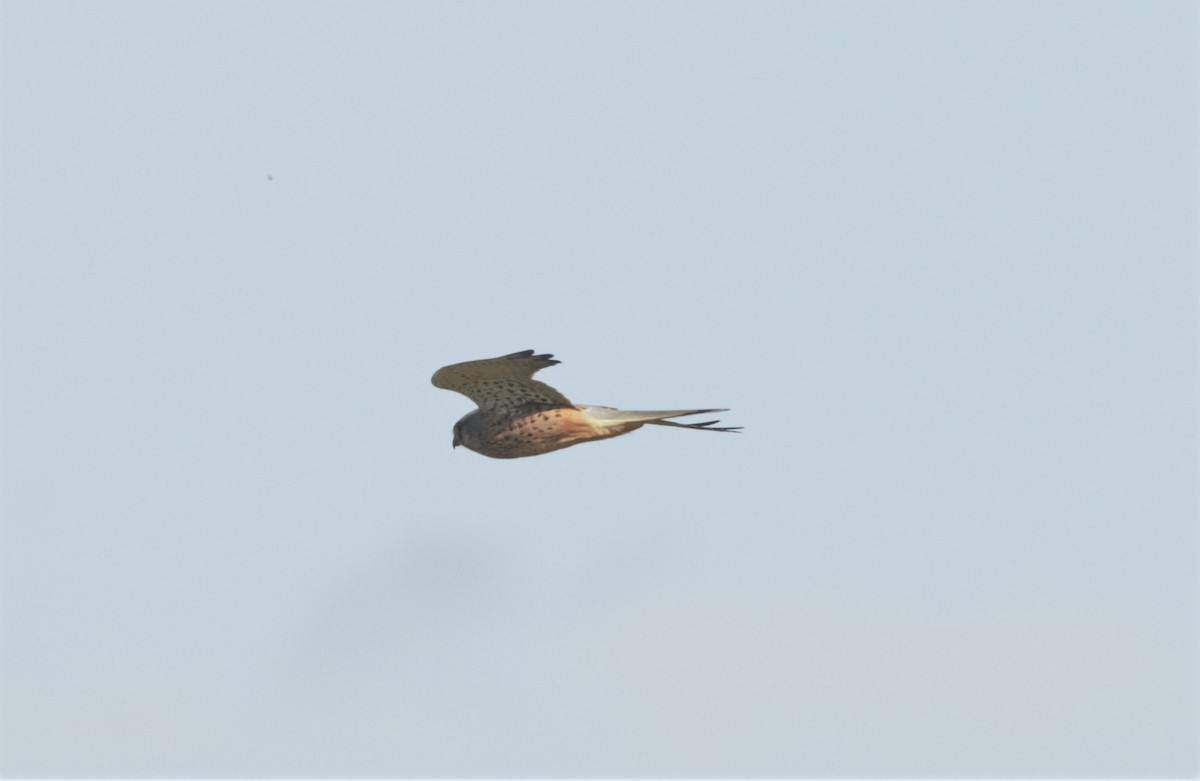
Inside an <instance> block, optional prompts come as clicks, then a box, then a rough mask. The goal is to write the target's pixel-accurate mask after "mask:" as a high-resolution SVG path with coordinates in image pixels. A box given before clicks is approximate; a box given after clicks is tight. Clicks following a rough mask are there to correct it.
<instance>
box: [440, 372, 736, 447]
mask: <svg viewBox="0 0 1200 781" xmlns="http://www.w3.org/2000/svg"><path fill="white" fill-rule="evenodd" d="M557 363H559V361H556V360H554V356H552V355H550V354H548V353H543V354H541V355H535V354H534V352H533V350H525V351H523V352H519V353H510V354H509V355H502V356H500V357H499V358H487V359H484V360H480V361H466V362H464V363H455V364H451V365H449V366H444V367H442V368H441V369H438V370H437V371H436V372H434V375H433V384H434V385H435V386H436V387H438V388H444V389H446V390H452V391H456V392H458V393H461V394H463V395H464V396H466V397H467V398H469V399H470V400H471V401H473V402H475V403H476V404H478V405H479V409H477V410H475V411H473V412H470V413H468V414H466V415H465V416H463V418H462V419H461V420H459V421H458V422H457V423H455V424H454V447H458V446H459V445H463V446H465V447H467V448H469V449H471V450H474V451H475V452H476V453H482V454H483V455H485V456H491V457H492V458H521V457H523V456H536V455H541V454H542V453H550V452H552V451H554V450H561V449H562V448H564V447H570V446H571V445H578V444H580V443H581V442H590V441H593V440H597V439H608V438H610V437H615V436H619V435H621V434H627V433H629V432H630V431H634V430H636V429H639V428H641V427H642V426H643V425H646V424H651V425H655V426H672V427H674V428H690V429H695V430H698V431H737V430H738V429H740V428H741V427H740V426H732V427H728V426H714V425H713V424H714V423H718V422H719V421H716V420H709V421H705V422H704V423H675V422H672V421H670V420H667V418H678V417H683V416H685V415H697V414H702V413H707V412H725V409H687V410H659V411H652V412H643V411H630V410H620V409H615V408H613V407H597V406H593V405H590V404H572V403H571V402H570V401H569V400H568V399H567V397H566V396H564V395H562V394H561V393H559V392H558V391H557V390H555V389H554V388H552V387H550V386H549V385H547V384H545V383H544V382H538V381H537V380H535V379H533V375H534V374H535V373H537V372H538V371H539V370H541V369H545V368H546V367H548V366H554V365H555V364H557Z"/></svg>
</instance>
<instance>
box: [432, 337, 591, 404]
mask: <svg viewBox="0 0 1200 781" xmlns="http://www.w3.org/2000/svg"><path fill="white" fill-rule="evenodd" d="M556 363H558V361H556V360H554V356H552V355H550V354H549V353H545V354H542V355H534V354H533V350H525V351H523V352H519V353H512V354H511V355H502V356H500V357H499V358H487V359H485V360H482V361H466V362H464V363H452V364H450V365H449V366H443V367H442V368H440V369H438V370H437V371H436V372H434V374H433V384H434V385H435V386H437V387H439V388H445V389H446V390H452V391H455V392H457V393H461V394H462V395H464V396H466V397H467V398H468V399H470V400H471V401H473V402H475V403H476V404H478V405H479V408H480V409H488V408H495V407H504V408H512V407H516V406H519V405H523V404H545V405H547V406H550V407H570V406H573V405H572V404H571V402H570V401H568V400H567V397H566V396H564V395H562V394H561V393H559V392H558V391H556V390H555V389H554V388H551V387H550V386H549V385H547V384H546V383H544V382H538V381H537V380H535V379H533V375H534V373H535V372H537V371H538V370H540V369H545V368H546V367H547V366H553V365H554V364H556Z"/></svg>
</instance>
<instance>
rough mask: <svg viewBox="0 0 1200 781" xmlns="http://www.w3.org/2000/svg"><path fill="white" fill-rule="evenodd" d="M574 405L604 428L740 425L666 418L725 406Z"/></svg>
mask: <svg viewBox="0 0 1200 781" xmlns="http://www.w3.org/2000/svg"><path fill="white" fill-rule="evenodd" d="M575 407H576V408H577V409H579V410H580V411H582V412H584V413H585V414H586V415H587V416H588V418H590V419H591V420H592V421H593V422H595V423H596V424H597V425H599V426H602V427H604V428H624V430H626V431H632V430H633V429H635V428H637V427H639V426H641V425H643V424H646V423H649V424H651V425H654V426H673V427H675V428H693V429H697V430H699V431H738V430H739V429H741V426H714V425H713V424H714V423H720V421H719V420H706V421H704V422H703V423H674V422H672V421H669V420H666V418H682V417H684V416H685V415H703V414H706V413H709V412H727V411H728V410H727V409H725V408H717V409H673V410H654V411H644V410H625V409H614V408H612V407H595V406H592V405H590V404H576V405H575Z"/></svg>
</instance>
